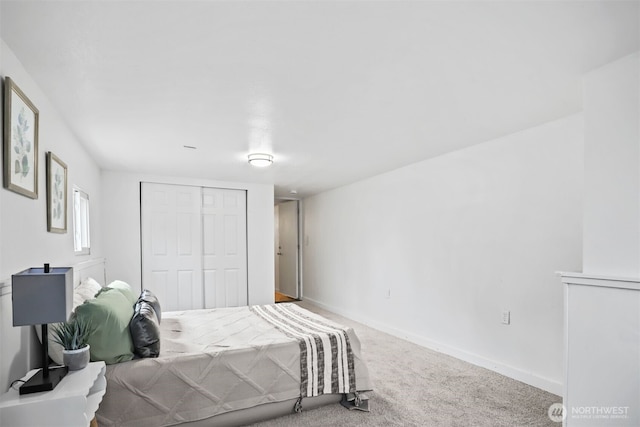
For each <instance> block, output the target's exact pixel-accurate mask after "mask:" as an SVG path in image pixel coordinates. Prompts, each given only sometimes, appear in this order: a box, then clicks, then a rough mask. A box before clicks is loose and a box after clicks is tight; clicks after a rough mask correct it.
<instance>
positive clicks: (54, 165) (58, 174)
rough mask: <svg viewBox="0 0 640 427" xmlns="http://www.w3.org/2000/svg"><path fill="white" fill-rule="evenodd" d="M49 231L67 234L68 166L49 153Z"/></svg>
mask: <svg viewBox="0 0 640 427" xmlns="http://www.w3.org/2000/svg"><path fill="white" fill-rule="evenodd" d="M47 231H50V232H52V233H66V232H67V165H66V164H65V163H64V162H63V161H62V160H60V159H59V158H58V156H56V155H55V154H53V153H52V152H51V151H49V152H47Z"/></svg>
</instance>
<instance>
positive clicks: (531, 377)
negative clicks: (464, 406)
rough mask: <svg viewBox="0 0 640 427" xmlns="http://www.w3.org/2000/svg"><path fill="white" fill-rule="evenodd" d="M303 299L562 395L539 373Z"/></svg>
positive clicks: (557, 385) (559, 387)
mask: <svg viewBox="0 0 640 427" xmlns="http://www.w3.org/2000/svg"><path fill="white" fill-rule="evenodd" d="M304 300H305V301H308V302H310V303H312V304H314V305H317V306H318V307H320V308H322V309H324V310H327V311H331V312H333V313H336V314H339V315H341V316H344V317H347V318H349V319H351V320H354V321H356V322H360V323H363V324H365V325H367V326H370V327H372V328H374V329H377V330H379V331H382V332H385V333H387V334H389V335H393V336H395V337H398V338H402V339H404V340H407V341H410V342H412V343H414V344H418V345H420V346H422V347H426V348H428V349H431V350H435V351H437V352H440V353H444V354H448V355H449V356H453V357H455V358H456V359H460V360H464V361H465V362H469V363H471V364H473V365H476V366H480V367H482V368H486V369H489V370H491V371H494V372H497V373H499V374H501V375H504V376H507V377H509V378H512V379H514V380H517V381H520V382H523V383H525V384H529V385H530V386H533V387H536V388H539V389H542V390H545V391H548V392H549V393H553V394H555V395H558V396H562V383H561V382H559V381H554V380H551V379H549V378H545V377H542V376H540V375H537V374H535V373H533V372H528V371H525V370H522V369H519V368H515V367H513V366H509V365H506V364H504V363H501V362H497V361H495V360H491V359H487V358H485V357H483V356H480V355H478V354H475V353H471V352H469V351H466V350H462V349H459V348H456V347H452V346H449V345H447V344H442V343H439V342H437V341H434V340H431V339H429V338H428V337H424V336H421V335H417V334H413V333H410V332H407V331H403V330H401V329H398V328H395V327H393V326H389V325H387V324H385V323H382V322H379V321H377V320H373V319H369V318H366V317H362V316H357V315H356V316H354V315H353V313H350V312H346V311H343V310H340V309H338V308H336V307H331V306H329V305H326V304H324V303H322V302H320V301H316V300H314V299H313V298H309V297H304Z"/></svg>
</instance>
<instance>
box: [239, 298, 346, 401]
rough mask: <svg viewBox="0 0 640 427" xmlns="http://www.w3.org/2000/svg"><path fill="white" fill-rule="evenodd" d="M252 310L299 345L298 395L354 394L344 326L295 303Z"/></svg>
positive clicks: (254, 307)
mask: <svg viewBox="0 0 640 427" xmlns="http://www.w3.org/2000/svg"><path fill="white" fill-rule="evenodd" d="M250 309H251V311H252V312H254V313H255V314H256V315H258V316H260V317H261V318H262V319H264V320H266V321H267V322H269V323H270V324H272V325H273V326H275V327H276V328H277V329H278V330H280V331H281V332H282V333H284V334H286V335H287V336H289V337H291V338H294V339H296V340H297V341H298V344H299V345H300V395H301V396H302V397H312V396H319V395H321V394H331V393H350V392H355V391H356V380H355V371H354V362H353V352H352V350H351V345H350V343H349V337H348V336H347V333H346V331H345V329H344V328H343V327H340V326H337V325H335V324H331V323H329V322H328V321H322V320H320V319H318V318H315V317H314V318H312V317H309V316H308V315H306V314H304V313H302V312H301V311H300V310H298V309H297V306H296V305H295V304H277V305H261V306H253V307H250Z"/></svg>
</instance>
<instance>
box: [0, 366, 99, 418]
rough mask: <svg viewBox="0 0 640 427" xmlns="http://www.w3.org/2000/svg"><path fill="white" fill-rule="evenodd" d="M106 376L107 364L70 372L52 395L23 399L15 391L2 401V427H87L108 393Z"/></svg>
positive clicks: (35, 395) (0, 407) (51, 392)
mask: <svg viewBox="0 0 640 427" xmlns="http://www.w3.org/2000/svg"><path fill="white" fill-rule="evenodd" d="M36 372H37V370H33V371H30V372H29V373H28V374H27V375H26V376H25V377H24V378H22V379H23V380H26V379H29V378H30V377H31V376H32V375H33V374H35V373H36ZM104 374H105V364H104V362H93V363H89V365H88V366H87V367H86V368H84V369H81V370H79V371H72V372H69V373H68V374H67V375H66V376H65V377H64V378H63V379H62V381H60V383H59V384H58V385H57V386H56V388H55V389H53V390H51V391H46V392H41V393H32V394H26V395H22V396H20V395H19V394H18V390H17V389H11V390H9V391H8V392H7V393H5V394H4V395H2V397H0V425H2V426H11V427H21V426H25V427H26V426H51V427H57V426H60V427H87V426H88V425H89V422H90V421H91V420H92V419H93V418H94V416H95V413H96V411H97V410H98V406H99V405H100V402H101V401H102V397H103V396H104V394H105V392H106V390H107V381H106V379H105V377H104Z"/></svg>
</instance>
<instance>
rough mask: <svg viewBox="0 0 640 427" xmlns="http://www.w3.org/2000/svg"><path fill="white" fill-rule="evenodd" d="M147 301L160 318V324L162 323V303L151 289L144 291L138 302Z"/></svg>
mask: <svg viewBox="0 0 640 427" xmlns="http://www.w3.org/2000/svg"><path fill="white" fill-rule="evenodd" d="M140 301H145V302H148V303H149V304H151V305H152V306H153V309H154V310H155V312H156V316H158V323H160V322H161V321H162V310H161V309H160V301H158V298H157V297H156V296H155V295H154V294H153V292H151V291H150V290H149V289H144V290H143V291H142V293H141V294H140V297H139V298H138V302H140Z"/></svg>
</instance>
